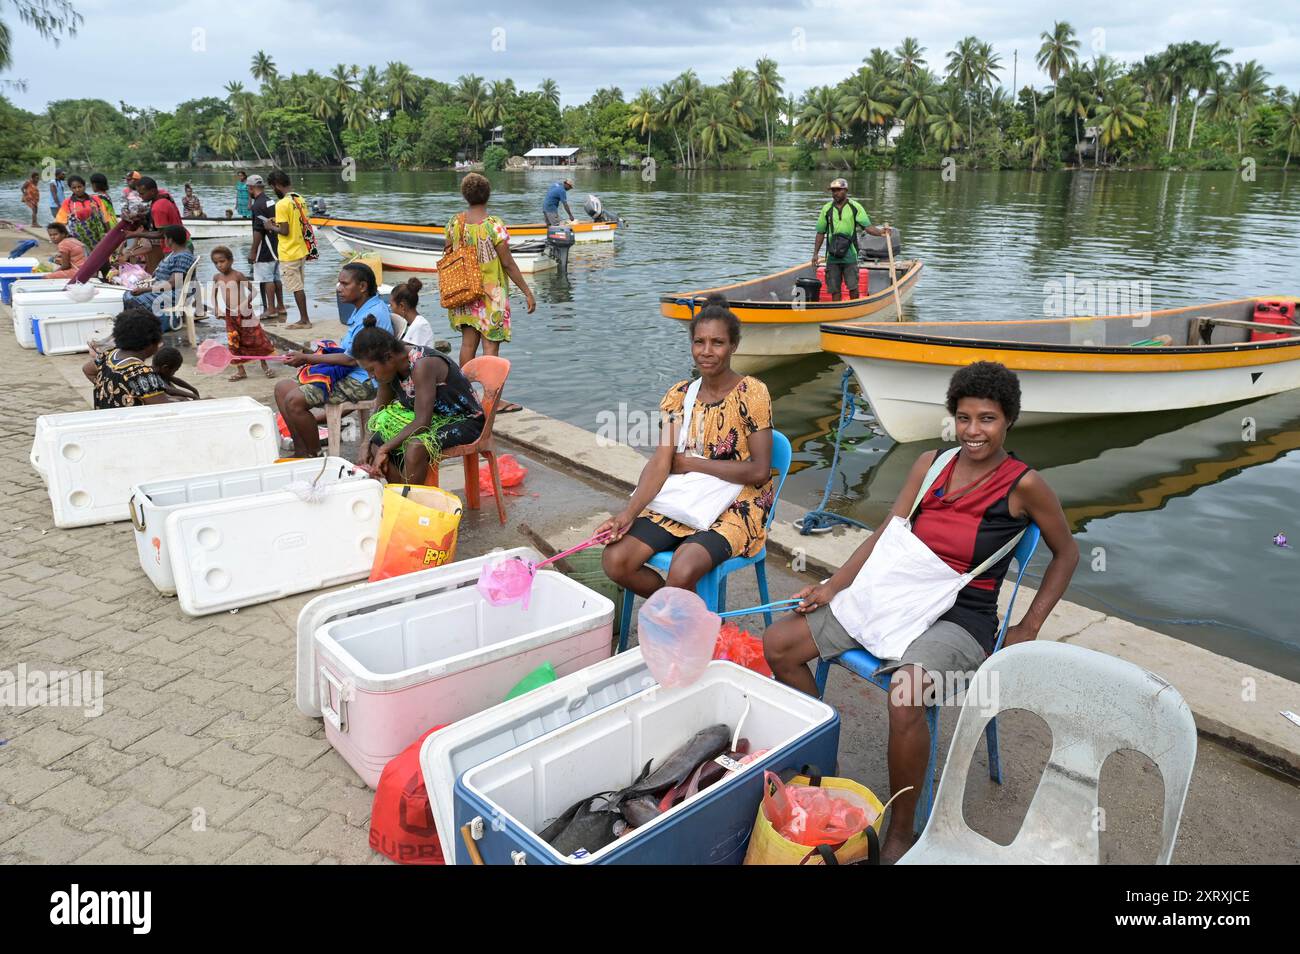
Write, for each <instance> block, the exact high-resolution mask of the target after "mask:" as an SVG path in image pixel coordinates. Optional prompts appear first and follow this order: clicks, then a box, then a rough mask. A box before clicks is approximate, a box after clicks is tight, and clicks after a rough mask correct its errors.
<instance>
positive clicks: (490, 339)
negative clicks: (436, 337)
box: [447, 172, 537, 414]
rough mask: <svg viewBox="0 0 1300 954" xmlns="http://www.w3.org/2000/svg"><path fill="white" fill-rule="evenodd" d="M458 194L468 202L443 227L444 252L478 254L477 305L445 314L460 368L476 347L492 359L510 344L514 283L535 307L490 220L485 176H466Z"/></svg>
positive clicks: (506, 408) (501, 230) (498, 227)
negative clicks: (456, 340)
mask: <svg viewBox="0 0 1300 954" xmlns="http://www.w3.org/2000/svg"><path fill="white" fill-rule="evenodd" d="M460 194H461V195H462V196H464V197H465V201H466V202H467V203H469V209H467V210H466V211H465V212H462V213H461V214H460V215H458V216H456V217H455V218H454V219H452V220H451V221H450V222H448V223H447V245H448V248H449V249H450V248H459V247H461V246H463V245H465V244H467V243H469V242H473V243H474V245H475V249H476V251H477V253H478V261H479V270H480V271H481V272H482V273H483V297H482V298H480V299H479V300H478V301H475V302H472V303H471V304H468V305H463V306H461V307H459V308H452V309H449V310H448V317H449V318H450V319H451V329H452V331H460V334H461V339H460V365H461V367H464V366H465V365H466V364H468V363H469V362H470V360H471V359H472V358H473V357H474V355H475V354H476V353H477V352H478V346H479V342H482V343H483V353H484V354H491V355H495V354H496V353H497V352H498V351H499V350H500V348H501V342H503V341H509V340H510V286H509V285H508V284H507V283H506V280H507V277H509V279H510V280H511V281H513V282H514V283H515V284H516V285H517V286H518V287H519V290H520V291H521V292H523V293H524V300H525V302H527V305H528V313H529V314H530V315H531V314H532V313H533V309H535V308H536V307H537V301H536V299H534V298H533V293H532V290H531V289H529V287H528V283H527V282H526V281H524V276H523V274H522V273H521V272H520V271H519V266H518V265H517V264H515V260H514V256H512V255H511V254H510V233H509V232H508V231H506V224H505V223H504V222H502V221H501V219H500V218H498V217H497V216H495V215H489V214H488V210H487V202H488V199H489V198H491V196H492V185H491V183H489V182H488V180H487V177H486V176H481V175H479V174H478V173H477V172H471V173H470V174H469V175H467V176H465V178H464V179H462V180H461V181H460ZM517 410H519V405H518V404H503V405H502V406H501V407H499V408H497V413H498V414H507V413H509V412H511V411H517Z"/></svg>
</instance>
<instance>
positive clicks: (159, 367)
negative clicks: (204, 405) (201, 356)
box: [153, 345, 199, 401]
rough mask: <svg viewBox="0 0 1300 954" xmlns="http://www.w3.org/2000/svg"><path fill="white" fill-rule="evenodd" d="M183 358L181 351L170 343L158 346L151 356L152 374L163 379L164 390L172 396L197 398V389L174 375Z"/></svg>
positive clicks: (191, 399)
mask: <svg viewBox="0 0 1300 954" xmlns="http://www.w3.org/2000/svg"><path fill="white" fill-rule="evenodd" d="M184 361H185V359H184V358H182V357H181V353H180V351H179V350H177V349H176V348H173V347H171V346H170V345H168V346H166V347H163V348H159V349H158V353H157V354H155V355H154V356H153V370H154V374H156V375H158V377H160V378H162V379H163V385H164V386H165V387H164V390H165V391H166V392H167V393H168V394H169V395H171V396H172V397H178V398H185V399H186V400H190V401H197V400H198V399H199V389H198V388H196V387H195V386H194V385H192V384H190V383H189V382H187V381H183V380H181V379H180V378H178V377H176V372H177V371H179V370H180V369H181V365H182V364H183V363H184Z"/></svg>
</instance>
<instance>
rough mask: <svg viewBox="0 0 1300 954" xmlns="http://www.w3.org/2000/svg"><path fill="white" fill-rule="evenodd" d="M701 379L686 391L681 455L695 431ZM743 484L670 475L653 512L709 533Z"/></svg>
mask: <svg viewBox="0 0 1300 954" xmlns="http://www.w3.org/2000/svg"><path fill="white" fill-rule="evenodd" d="M702 380H703V379H701V378H696V379H695V380H694V381H692V382H691V385H690V387H688V388H687V389H686V399H685V401H684V402H683V404H682V426H681V430H680V431H679V432H678V434H677V452H678V453H685V452H686V443H687V439H688V435H689V434H690V431H691V416H692V414H693V413H694V411H695V399H696V397H697V396H698V395H699V393H700V384H701V383H702ZM743 488H744V485H743V484H733V483H731V482H730V481H726V480H723V479H722V478H721V477H714V476H713V475H712V474H701V473H690V474H670V475H669V476H668V479H667V480H665V481H664V485H663V487H661V488H660V489H659V493H658V494H656V495H655V499H654V500H652V501H650V507H649V509H651V510H653V511H654V512H655V513H658V514H662V515H663V516H665V517H668V518H669V519H670V520H676V521H677V522H678V523H684V524H686V526H688V527H694V528H695V529H696V530H708V529H709V528H710V527H712V526H713V525H714V524H715V523H716V522H717V520H718V517H720V516H722V512H723V511H724V510H726V509H727V508H728V507H730V506H731V505H732V504H733V503H735V502H736V498H737V497H739V496H740V491H741V490H742V489H743Z"/></svg>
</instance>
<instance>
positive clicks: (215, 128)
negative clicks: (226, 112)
mask: <svg viewBox="0 0 1300 954" xmlns="http://www.w3.org/2000/svg"><path fill="white" fill-rule="evenodd" d="M207 139H208V148H209V149H211V150H212V151H213V152H215V153H216V154H217V155H219V156H229V155H233V154H234V152H235V150H236V149H238V148H239V140H238V139H236V138H235V133H234V130H232V129H231V128H230V126H229V124H228V123H227V122H226V117H225V116H218V117H217V118H216V119H214V120H212V122H211V123H209V124H208V130H207Z"/></svg>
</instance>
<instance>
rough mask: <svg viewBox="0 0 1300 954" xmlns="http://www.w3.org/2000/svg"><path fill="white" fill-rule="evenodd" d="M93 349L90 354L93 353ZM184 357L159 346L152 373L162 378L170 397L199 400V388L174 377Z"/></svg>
mask: <svg viewBox="0 0 1300 954" xmlns="http://www.w3.org/2000/svg"><path fill="white" fill-rule="evenodd" d="M94 353H95V351H94V349H92V350H91V354H94ZM184 361H185V359H184V358H183V357H182V356H181V353H180V351H179V350H177V349H176V348H173V347H171V346H170V345H168V346H167V347H165V348H159V349H158V350H157V352H155V354H154V356H153V373H154V374H156V375H158V377H160V378H162V381H163V390H164V391H165V392H166V393H167V394H169V395H171V396H172V397H178V398H183V399H185V400H187V401H197V400H199V389H198V388H196V387H195V386H194V385H192V384H190V383H189V382H188V381H182V380H181V379H180V378H178V377H176V372H177V371H179V370H180V369H181V365H182V364H183V363H184Z"/></svg>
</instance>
